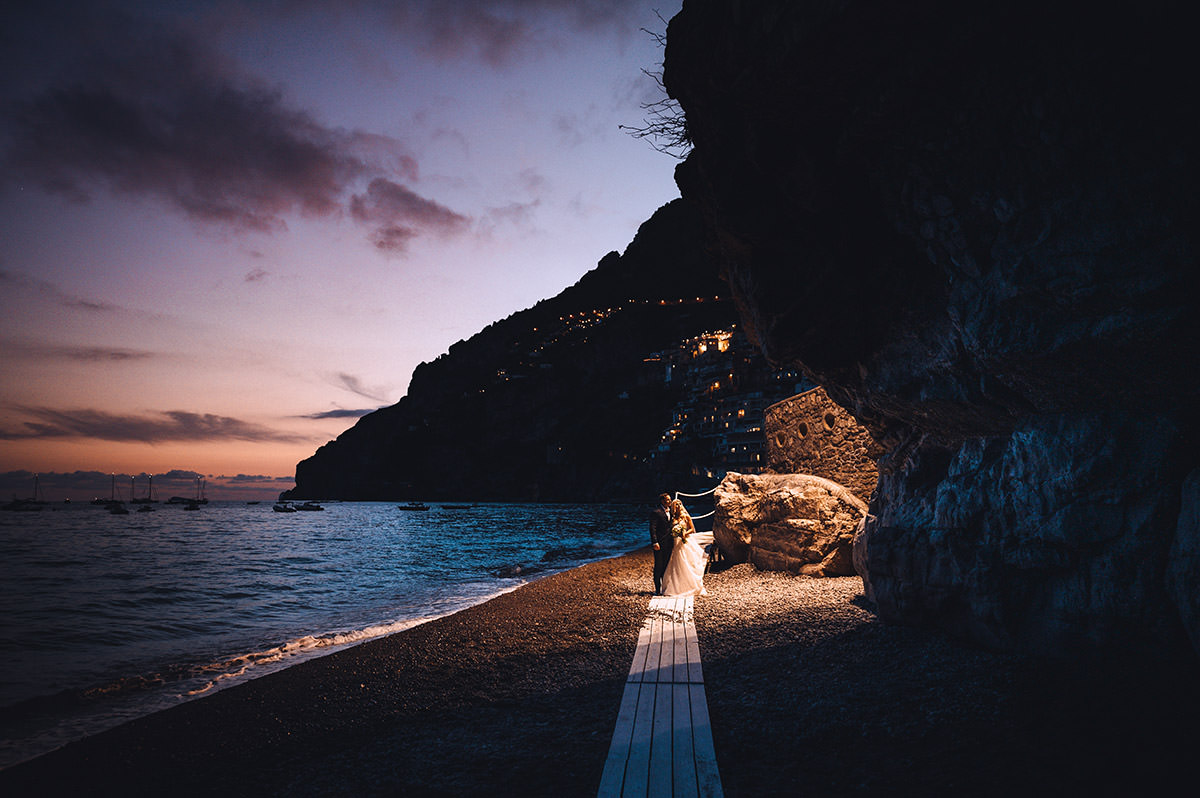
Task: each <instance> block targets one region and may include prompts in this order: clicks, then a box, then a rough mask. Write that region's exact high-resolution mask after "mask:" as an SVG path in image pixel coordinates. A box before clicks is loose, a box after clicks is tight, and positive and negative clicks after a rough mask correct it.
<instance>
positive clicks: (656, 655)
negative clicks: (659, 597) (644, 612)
mask: <svg viewBox="0 0 1200 798" xmlns="http://www.w3.org/2000/svg"><path fill="white" fill-rule="evenodd" d="M652 614H653V616H654V629H653V631H652V632H651V635H650V654H649V656H647V657H646V675H645V677H644V679H643V681H647V682H657V681H658V677H659V674H660V673H661V672H662V652H663V636H664V635H665V634H666V631H667V624H666V623H665V622H664V621H663V610H662V607H661V606H660V607H659V608H658V609H657V611H656V612H654V613H652Z"/></svg>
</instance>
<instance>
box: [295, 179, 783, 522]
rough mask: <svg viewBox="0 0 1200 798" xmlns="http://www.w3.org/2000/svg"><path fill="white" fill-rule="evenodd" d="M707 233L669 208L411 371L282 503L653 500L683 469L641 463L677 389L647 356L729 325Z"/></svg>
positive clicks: (316, 461) (306, 469) (685, 210)
mask: <svg viewBox="0 0 1200 798" xmlns="http://www.w3.org/2000/svg"><path fill="white" fill-rule="evenodd" d="M703 238H704V237H703V235H702V228H701V225H700V221H699V217H698V215H697V214H696V213H695V211H694V210H693V209H691V208H690V206H688V205H687V204H686V203H683V202H682V201H681V200H676V201H675V202H673V203H669V204H668V205H665V206H663V207H662V208H661V209H659V211H658V212H657V213H656V214H655V215H654V216H653V217H652V218H651V219H650V220H649V221H647V222H646V223H645V224H644V225H642V227H641V229H640V230H639V231H638V234H637V236H636V237H635V239H634V240H633V242H631V243H630V244H629V246H628V247H627V248H626V250H625V252H624V254H620V255H619V254H617V253H616V252H612V253H609V254H608V255H606V256H605V257H604V258H603V259H602V260H601V261H600V263H599V265H598V266H597V267H596V268H595V269H593V270H592V271H590V272H588V273H587V274H586V275H584V276H583V278H582V279H580V280H579V282H578V283H576V284H575V285H574V286H571V287H570V288H568V289H566V290H565V291H563V292H562V293H561V294H559V295H558V296H556V297H554V298H553V299H548V300H545V301H543V302H539V303H538V304H537V305H536V306H534V307H532V308H529V309H527V310H524V311H521V312H519V313H515V314H513V315H512V316H510V317H508V318H506V319H504V320H502V321H499V322H496V323H495V324H492V325H490V326H489V327H487V328H486V329H484V330H483V331H481V332H480V333H478V334H477V335H475V336H472V337H471V338H470V339H469V340H466V341H459V342H458V343H456V344H454V345H453V346H451V347H450V351H449V352H447V353H446V354H444V355H442V356H441V357H439V358H437V359H436V360H434V361H433V362H430V363H422V364H421V365H420V366H418V367H417V369H416V370H415V371H414V372H413V375H412V380H411V383H410V385H409V390H408V394H407V395H406V396H405V397H404V398H403V399H401V400H400V401H399V402H398V403H397V404H395V405H393V406H391V407H387V408H384V409H381V410H378V411H376V412H374V413H371V414H369V415H367V416H364V417H363V418H362V419H360V420H359V421H358V423H357V424H356V425H355V426H354V427H352V428H351V429H349V430H347V431H346V432H345V433H343V434H342V435H340V436H339V437H338V438H337V440H335V441H331V442H330V443H328V444H326V445H324V446H322V447H321V448H320V449H319V450H318V451H317V453H316V454H315V455H314V456H313V457H310V458H309V459H307V460H304V461H302V462H301V463H299V464H298V465H297V467H296V488H295V489H294V490H293V491H291V492H289V494H288V496H289V497H290V498H339V499H347V500H395V499H401V498H412V497H419V498H424V499H447V498H468V499H476V500H487V499H497V500H499V499H503V500H528V499H542V500H575V501H586V500H601V499H613V498H635V499H638V500H645V499H646V497H647V496H650V495H653V494H654V493H656V492H657V491H658V490H660V489H661V488H660V487H659V485H660V484H663V481H664V480H668V481H669V482H670V484H674V485H676V486H680V487H682V485H684V484H686V483H687V482H688V481H689V478H690V475H689V474H686V473H682V472H681V473H678V474H675V473H663V471H662V470H661V468H657V467H654V466H653V465H652V464H651V463H650V460H649V457H648V454H649V453H650V451H651V450H652V449H653V448H654V447H655V446H656V445H657V444H658V442H659V440H660V437H661V435H662V434H663V431H664V429H666V428H667V427H668V426H669V425H670V423H671V410H672V407H673V406H674V404H675V403H676V401H677V400H678V399H679V396H678V393H679V386H677V385H676V386H672V385H668V384H666V383H665V382H664V379H663V364H662V363H661V362H645V360H646V358H647V356H649V355H650V354H652V353H654V352H656V351H658V350H662V349H665V348H668V347H671V346H674V345H676V344H678V342H679V341H680V340H682V339H685V338H688V337H690V336H696V335H700V334H701V333H705V332H709V331H713V330H716V329H728V328H729V327H730V326H731V325H732V324H733V323H734V321H735V316H734V313H733V307H732V304H731V303H730V302H729V300H728V298H727V294H728V290H727V287H726V286H725V284H724V283H723V282H722V281H721V280H719V279H718V276H717V271H716V266H715V262H714V261H713V260H712V258H711V256H710V255H709V254H707V253H706V251H705V250H704V249H703V247H702V242H703ZM684 294H686V297H685V296H684ZM680 300H684V301H680ZM758 358H759V363H760V365H761V366H762V367H763V368H765V363H763V361H762V359H761V356H758ZM681 467H682V465H681Z"/></svg>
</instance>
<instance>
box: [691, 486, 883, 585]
mask: <svg viewBox="0 0 1200 798" xmlns="http://www.w3.org/2000/svg"><path fill="white" fill-rule="evenodd" d="M715 501H716V516H715V517H714V518H713V537H714V538H715V539H716V541H717V545H718V546H720V547H721V551H722V552H724V553H725V556H726V557H728V558H730V559H732V560H733V561H735V562H746V561H749V562H751V563H753V564H754V565H755V566H757V567H758V568H761V569H762V570H764V571H790V572H792V573H794V574H803V575H805V576H853V575H854V566H853V562H852V560H851V545H852V543H853V539H854V533H855V530H856V529H857V528H858V526H859V523H860V522H861V521H862V519H863V517H864V516H865V515H866V512H867V506H866V504H864V503H863V502H862V501H860V500H859V499H858V498H857V497H855V496H854V495H853V494H852V493H850V492H849V491H848V490H846V489H845V488H843V487H842V486H841V485H838V484H837V483H836V482H831V481H830V480H827V479H824V478H822V477H816V476H812V475H809V474H727V475H726V476H725V478H724V479H723V480H721V484H720V485H718V486H717V489H716V493H715Z"/></svg>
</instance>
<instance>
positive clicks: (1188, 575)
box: [664, 0, 1200, 653]
mask: <svg viewBox="0 0 1200 798" xmlns="http://www.w3.org/2000/svg"><path fill="white" fill-rule="evenodd" d="M1193 38H1194V33H1193V32H1192V30H1191V29H1190V28H1189V27H1188V26H1186V25H1181V24H1179V17H1178V8H1177V6H1176V5H1175V4H1172V3H1167V2H1162V1H1161V0H1147V2H1143V3H1139V4H1138V5H1137V7H1136V9H1133V8H1132V7H1130V8H1126V7H1117V6H1103V5H1091V6H1087V7H1086V8H1084V7H1083V6H1082V5H1081V4H1079V3H1073V2H1055V0H1048V1H1047V0H1041V1H1039V2H1032V1H1031V0H1014V2H1009V3H962V2H957V1H955V0H912V1H911V2H905V3H886V2H878V0H845V2H838V3H798V2H793V1H792V0H776V2H771V1H770V0H763V2H755V3H731V2H725V1H724V0H721V1H719V2H718V0H688V2H686V3H685V4H684V7H683V10H682V11H681V12H680V13H679V14H678V15H677V16H676V17H675V18H673V19H672V20H671V23H670V26H669V28H668V36H667V51H666V63H665V73H664V80H665V84H666V86H667V88H668V90H669V91H670V93H671V94H672V96H674V97H675V98H676V99H677V100H678V101H679V103H680V105H681V107H682V108H683V110H684V112H685V113H686V132H687V134H688V135H689V136H690V138H691V140H692V142H693V143H694V149H693V150H692V152H691V154H690V155H689V156H688V158H687V160H686V161H685V162H684V163H683V164H681V165H680V167H679V169H678V170H677V172H676V179H677V182H678V183H679V185H680V189H681V191H682V192H683V195H684V197H685V198H686V199H688V200H690V201H692V202H695V203H696V205H697V206H698V207H699V208H700V209H701V211H702V213H703V214H704V216H705V218H706V219H707V221H708V225H709V229H710V231H711V239H712V247H713V249H714V251H716V252H717V253H718V255H719V257H720V258H721V260H722V267H723V269H724V273H725V275H726V277H727V279H728V281H729V284H730V288H731V291H732V293H733V295H734V300H735V302H736V304H737V306H738V309H739V314H740V316H741V318H742V320H743V322H744V326H745V329H746V332H747V333H748V334H749V335H750V336H751V337H752V338H753V339H754V340H755V341H757V342H758V343H759V344H760V345H761V347H762V348H763V350H764V352H765V353H766V354H767V356H768V358H769V359H771V360H772V361H773V362H775V363H777V364H787V365H792V366H795V367H796V368H798V369H799V370H800V371H802V372H803V373H804V374H805V376H806V377H808V378H810V379H812V380H813V381H814V382H816V383H817V384H820V385H821V386H823V387H824V388H825V390H826V391H827V392H828V394H829V396H830V398H832V399H833V400H834V401H835V402H837V403H838V404H839V405H841V406H842V407H844V408H846V410H847V411H848V412H850V413H851V414H852V415H854V417H855V418H856V419H858V421H859V422H860V423H861V424H863V425H864V426H865V427H867V428H868V429H869V430H870V431H871V434H872V437H873V439H874V440H875V441H876V442H878V443H879V444H880V446H881V447H882V448H883V456H882V457H881V458H880V461H879V469H880V478H879V484H878V492H877V495H876V496H875V498H874V499H873V501H872V505H871V515H872V516H873V517H872V518H871V519H869V520H868V522H867V523H866V524H865V526H864V529H863V531H862V534H861V535H860V536H859V541H860V545H861V551H860V552H859V556H858V560H859V562H860V564H861V565H862V576H863V579H864V581H865V583H866V587H867V591H868V593H869V595H870V596H871V597H873V599H874V600H875V601H876V602H877V607H878V610H879V612H880V614H881V615H882V616H883V617H884V618H886V619H888V620H891V621H896V622H902V623H918V624H928V625H937V626H940V627H942V628H946V629H949V630H952V631H955V632H959V633H962V634H964V635H967V636H969V637H971V638H973V639H975V640H978V641H980V642H983V643H986V644H989V645H994V646H998V647H1021V648H1027V649H1032V650H1037V651H1044V652H1048V653H1058V652H1064V651H1067V650H1070V649H1073V648H1075V647H1076V646H1082V647H1085V648H1088V649H1091V650H1094V649H1095V648H1096V647H1099V646H1112V647H1124V648H1130V647H1139V646H1140V647H1144V648H1147V649H1148V650H1154V651H1156V652H1164V653H1165V652H1171V651H1179V650H1181V649H1180V648H1178V646H1179V645H1180V644H1181V643H1182V644H1183V645H1184V646H1187V635H1185V634H1184V631H1183V630H1184V629H1185V628H1186V629H1188V630H1189V631H1190V637H1191V639H1192V640H1194V641H1200V607H1197V604H1196V599H1195V596H1196V595H1197V593H1198V588H1200V585H1198V584H1197V578H1198V576H1200V574H1198V570H1200V569H1197V567H1196V565H1195V563H1196V554H1195V552H1196V550H1197V543H1196V541H1195V536H1196V532H1195V526H1196V522H1195V517H1196V509H1195V508H1196V498H1195V493H1196V488H1195V478H1194V477H1193V478H1190V479H1189V477H1188V475H1189V474H1193V473H1195V471H1196V470H1197V469H1198V468H1200V414H1197V412H1196V409H1197V407H1200V369H1198V368H1196V364H1197V363H1198V362H1200V313H1197V312H1196V309H1197V308H1198V307H1200V291H1198V284H1200V281H1198V280H1197V279H1196V274H1197V263H1196V261H1197V254H1198V253H1197V244H1198V242H1200V239H1198V238H1197V236H1196V234H1195V220H1196V218H1197V216H1198V215H1200V214H1198V211H1200V200H1198V196H1200V195H1198V194H1197V191H1196V185H1197V184H1198V182H1200V180H1198V177H1200V175H1198V174H1197V173H1198V171H1200V170H1198V169H1197V165H1198V162H1197V152H1198V150H1197V147H1196V142H1197V141H1200V126H1198V125H1197V119H1196V116H1195V115H1194V114H1189V113H1186V111H1187V109H1188V108H1190V103H1189V101H1187V100H1186V98H1187V97H1190V96H1192V94H1193V93H1194V86H1192V82H1191V79H1190V75H1191V74H1192V72H1193V71H1194V64H1193V63H1192V53H1193V52H1194V41H1193Z"/></svg>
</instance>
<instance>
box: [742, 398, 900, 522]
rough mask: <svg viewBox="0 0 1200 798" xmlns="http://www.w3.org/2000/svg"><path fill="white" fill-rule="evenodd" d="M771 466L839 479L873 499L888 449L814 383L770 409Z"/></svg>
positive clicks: (767, 418)
mask: <svg viewBox="0 0 1200 798" xmlns="http://www.w3.org/2000/svg"><path fill="white" fill-rule="evenodd" d="M764 429H765V431H766V435H767V467H768V468H769V469H770V470H771V471H773V472H775V473H777V474H813V475H815V476H819V477H825V478H826V479H830V480H833V481H834V482H836V483H838V484H839V485H842V486H844V487H846V488H847V489H849V490H850V492H851V493H853V494H854V495H855V496H857V497H858V498H859V499H861V500H862V501H863V502H867V503H869V502H870V501H871V496H872V494H874V493H875V484H876V482H878V480H879V467H878V465H876V462H877V461H878V459H879V457H880V456H881V455H882V454H883V448H882V447H881V446H880V445H879V444H878V443H876V442H875V439H874V438H872V437H871V433H870V432H868V431H867V429H866V427H863V426H862V425H861V424H859V423H858V421H856V420H855V418H854V416H852V415H850V414H849V413H847V412H846V411H845V410H843V409H842V408H841V407H840V406H839V405H837V404H836V403H834V401H833V400H832V399H830V398H829V395H828V394H827V393H825V389H824V388H819V387H818V388H813V389H812V390H811V391H805V392H804V393H802V394H797V395H796V396H793V397H791V398H790V399H784V400H783V401H782V402H776V403H775V404H773V405H771V406H770V407H768V408H767V409H766V413H765V418H764Z"/></svg>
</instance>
